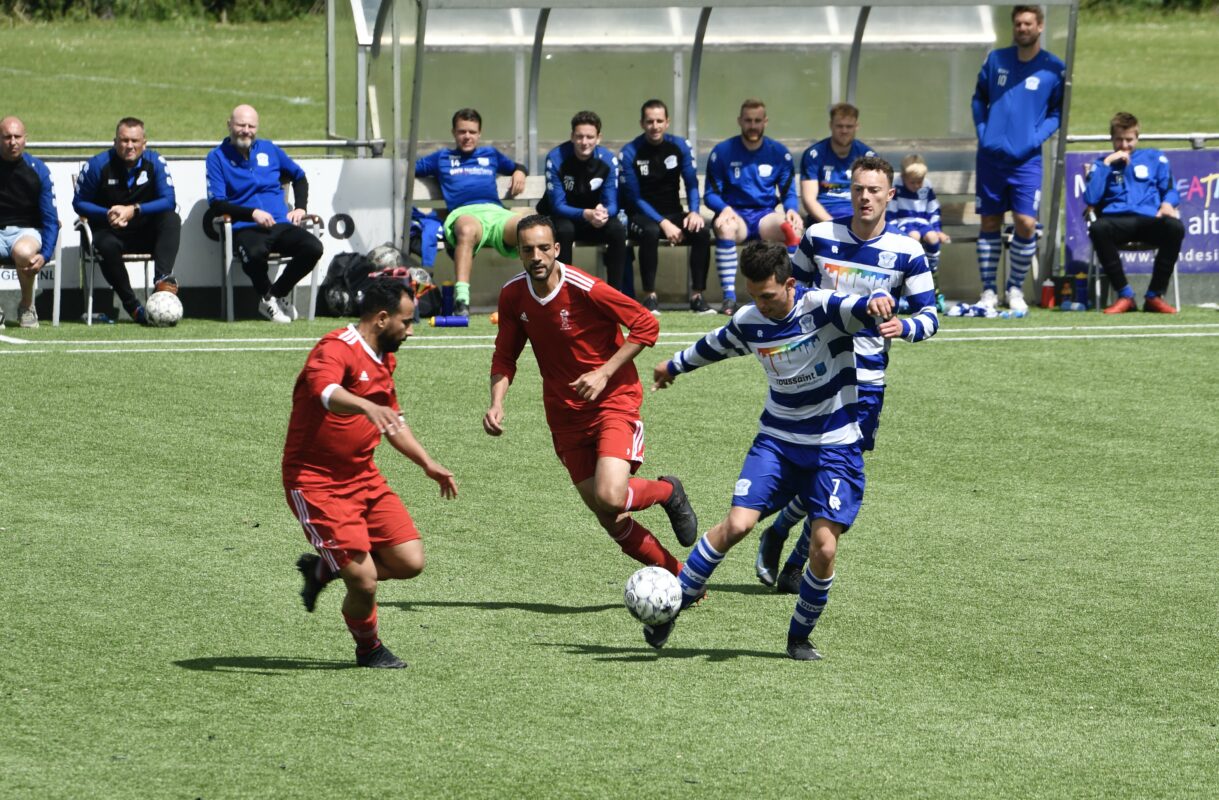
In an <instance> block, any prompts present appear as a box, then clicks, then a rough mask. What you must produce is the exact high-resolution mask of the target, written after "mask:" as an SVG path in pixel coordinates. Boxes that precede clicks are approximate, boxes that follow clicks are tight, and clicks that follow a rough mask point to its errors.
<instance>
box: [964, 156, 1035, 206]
mask: <svg viewBox="0 0 1219 800" xmlns="http://www.w3.org/2000/svg"><path fill="white" fill-rule="evenodd" d="M977 187H978V189H977V191H978V193H977V196H976V198H975V209H976V211H977V212H978V213H979V214H985V215H995V214H1002V213H1003V212H1004V211H1011V212H1013V213H1016V214H1024V215H1025V216H1029V217H1035V216H1037V210H1038V209H1039V208H1040V207H1041V156H1036V157H1034V158H1030V159H1029V160H1028V161H1025V162H1024V163H1023V164H998V163H996V162H995V161H994V160H993V159H989V158H986V157H985V156H983V155H982V153H978V161H977Z"/></svg>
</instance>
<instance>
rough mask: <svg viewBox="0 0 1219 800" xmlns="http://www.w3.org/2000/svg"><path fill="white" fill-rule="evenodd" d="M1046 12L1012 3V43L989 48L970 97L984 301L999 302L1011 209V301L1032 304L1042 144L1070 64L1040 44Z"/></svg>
mask: <svg viewBox="0 0 1219 800" xmlns="http://www.w3.org/2000/svg"><path fill="white" fill-rule="evenodd" d="M1044 29H1045V13H1044V12H1043V11H1042V10H1041V6H1015V7H1013V8H1012V40H1013V41H1014V42H1015V44H1014V45H1013V46H1012V47H1004V48H1001V49H999V50H992V51H991V53H990V55H988V56H987V57H986V62H985V63H983V65H982V69H981V71H980V72H979V73H978V85H977V88H976V89H975V90H974V96H973V119H974V127H975V128H976V129H977V132H978V160H977V192H978V196H977V210H978V215H979V216H981V217H982V224H981V232H980V233H979V235H978V272H979V273H980V275H981V278H982V298H981V299H980V300H979V301H978V303H979V305H983V306H988V307H990V308H994V307H995V305H996V304H997V303H998V300H999V298H998V288H999V287H998V285H997V281H996V278H997V276H998V272H999V256H1000V250H1001V244H1000V229H1001V228H1002V227H1003V214H1004V212H1006V211H1009V210H1010V211H1011V212H1012V220H1013V222H1014V223H1015V235H1014V236H1013V237H1012V251H1011V274H1010V275H1008V278H1007V293H1006V294H1007V305H1008V307H1009V308H1011V309H1012V310H1013V311H1027V310H1028V303H1026V302H1025V300H1024V289H1023V284H1024V279H1025V276H1027V275H1028V272H1029V268H1030V267H1031V266H1032V264H1033V256H1034V255H1036V253H1037V212H1038V210H1039V208H1040V204H1041V145H1042V143H1044V142H1045V140H1046V139H1048V138H1050V136H1051V135H1052V134H1053V133H1054V131H1056V130H1058V125H1059V121H1060V120H1061V117H1062V93H1063V73H1064V72H1065V71H1066V65H1065V64H1063V63H1062V60H1061V59H1059V58H1058V57H1057V56H1055V55H1054V54H1052V53H1050V52H1049V51H1047V50H1042V49H1041V32H1042V31H1043V30H1044Z"/></svg>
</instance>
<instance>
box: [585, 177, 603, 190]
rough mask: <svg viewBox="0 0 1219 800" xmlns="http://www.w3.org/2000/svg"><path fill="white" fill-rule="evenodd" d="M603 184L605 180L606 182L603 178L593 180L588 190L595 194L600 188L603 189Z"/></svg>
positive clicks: (589, 183)
mask: <svg viewBox="0 0 1219 800" xmlns="http://www.w3.org/2000/svg"><path fill="white" fill-rule="evenodd" d="M603 183H605V180H604V179H602V178H593V179H592V180H591V181H589V182H588V188H589V190H590V191H594V192H595V191H597V190H598V189H600V188H601V184H603Z"/></svg>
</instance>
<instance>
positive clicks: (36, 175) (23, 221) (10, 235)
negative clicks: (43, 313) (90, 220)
mask: <svg viewBox="0 0 1219 800" xmlns="http://www.w3.org/2000/svg"><path fill="white" fill-rule="evenodd" d="M58 239H59V215H58V214H56V213H55V190H54V189H53V188H52V186H51V173H50V172H49V171H48V170H47V165H46V164H44V163H42V161H41V160H39V159H37V158H34V157H33V156H31V155H30V154H29V153H26V152H25V124H24V123H22V121H21V120H19V119H18V118H17V117H5V118H4V119H0V258H5V259H12V261H13V265H14V266H15V267H16V268H17V282H18V284H20V286H21V302H20V304H19V306H18V309H17V311H18V317H19V321H20V323H21V327H23V328H37V327H38V312H37V311H35V310H34V279H35V278H36V277H37V276H38V271H39V270H40V269H42V268H43V266H45V265H46V263H47V262H48V261H50V260H51V256H52V254H53V253H54V252H55V242H56V241H57V240H58ZM3 319H4V317H3V315H2V314H0V322H2V321H3Z"/></svg>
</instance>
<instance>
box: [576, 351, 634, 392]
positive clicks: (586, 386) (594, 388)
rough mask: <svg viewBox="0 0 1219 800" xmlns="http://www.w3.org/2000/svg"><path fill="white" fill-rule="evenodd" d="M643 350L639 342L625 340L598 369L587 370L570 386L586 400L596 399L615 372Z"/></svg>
mask: <svg viewBox="0 0 1219 800" xmlns="http://www.w3.org/2000/svg"><path fill="white" fill-rule="evenodd" d="M642 352H643V345H641V344H639V343H637V342H623V343H622V347H619V348H618V352H616V353H614V355H613V356H611V357H610V360H609V361H606V362H605V363H604V364H602V365H601V366H599V367H597V368H596V369H594V370H592V371H590V372H586V373H584V374H583V375H581V376H580V377H578V378H576V379H575V380H574V381H572V382H571V383H570V384H568V385H569V386H571V388H573V389H575V390H576V394H578V395H580V397H582V398H583V399H585V400H596V399H597V397H598V396H599V395H600V394H601V391H602V390H603V389H605V384H606V383H608V382H609V379H610V378H611V377H613V375H614V373H615V372H617V371H618V370H619V368H621V367H622V365H623V364H625V363H627V362H628V361H634V360H635V356H637V355H639V354H640V353H642Z"/></svg>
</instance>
